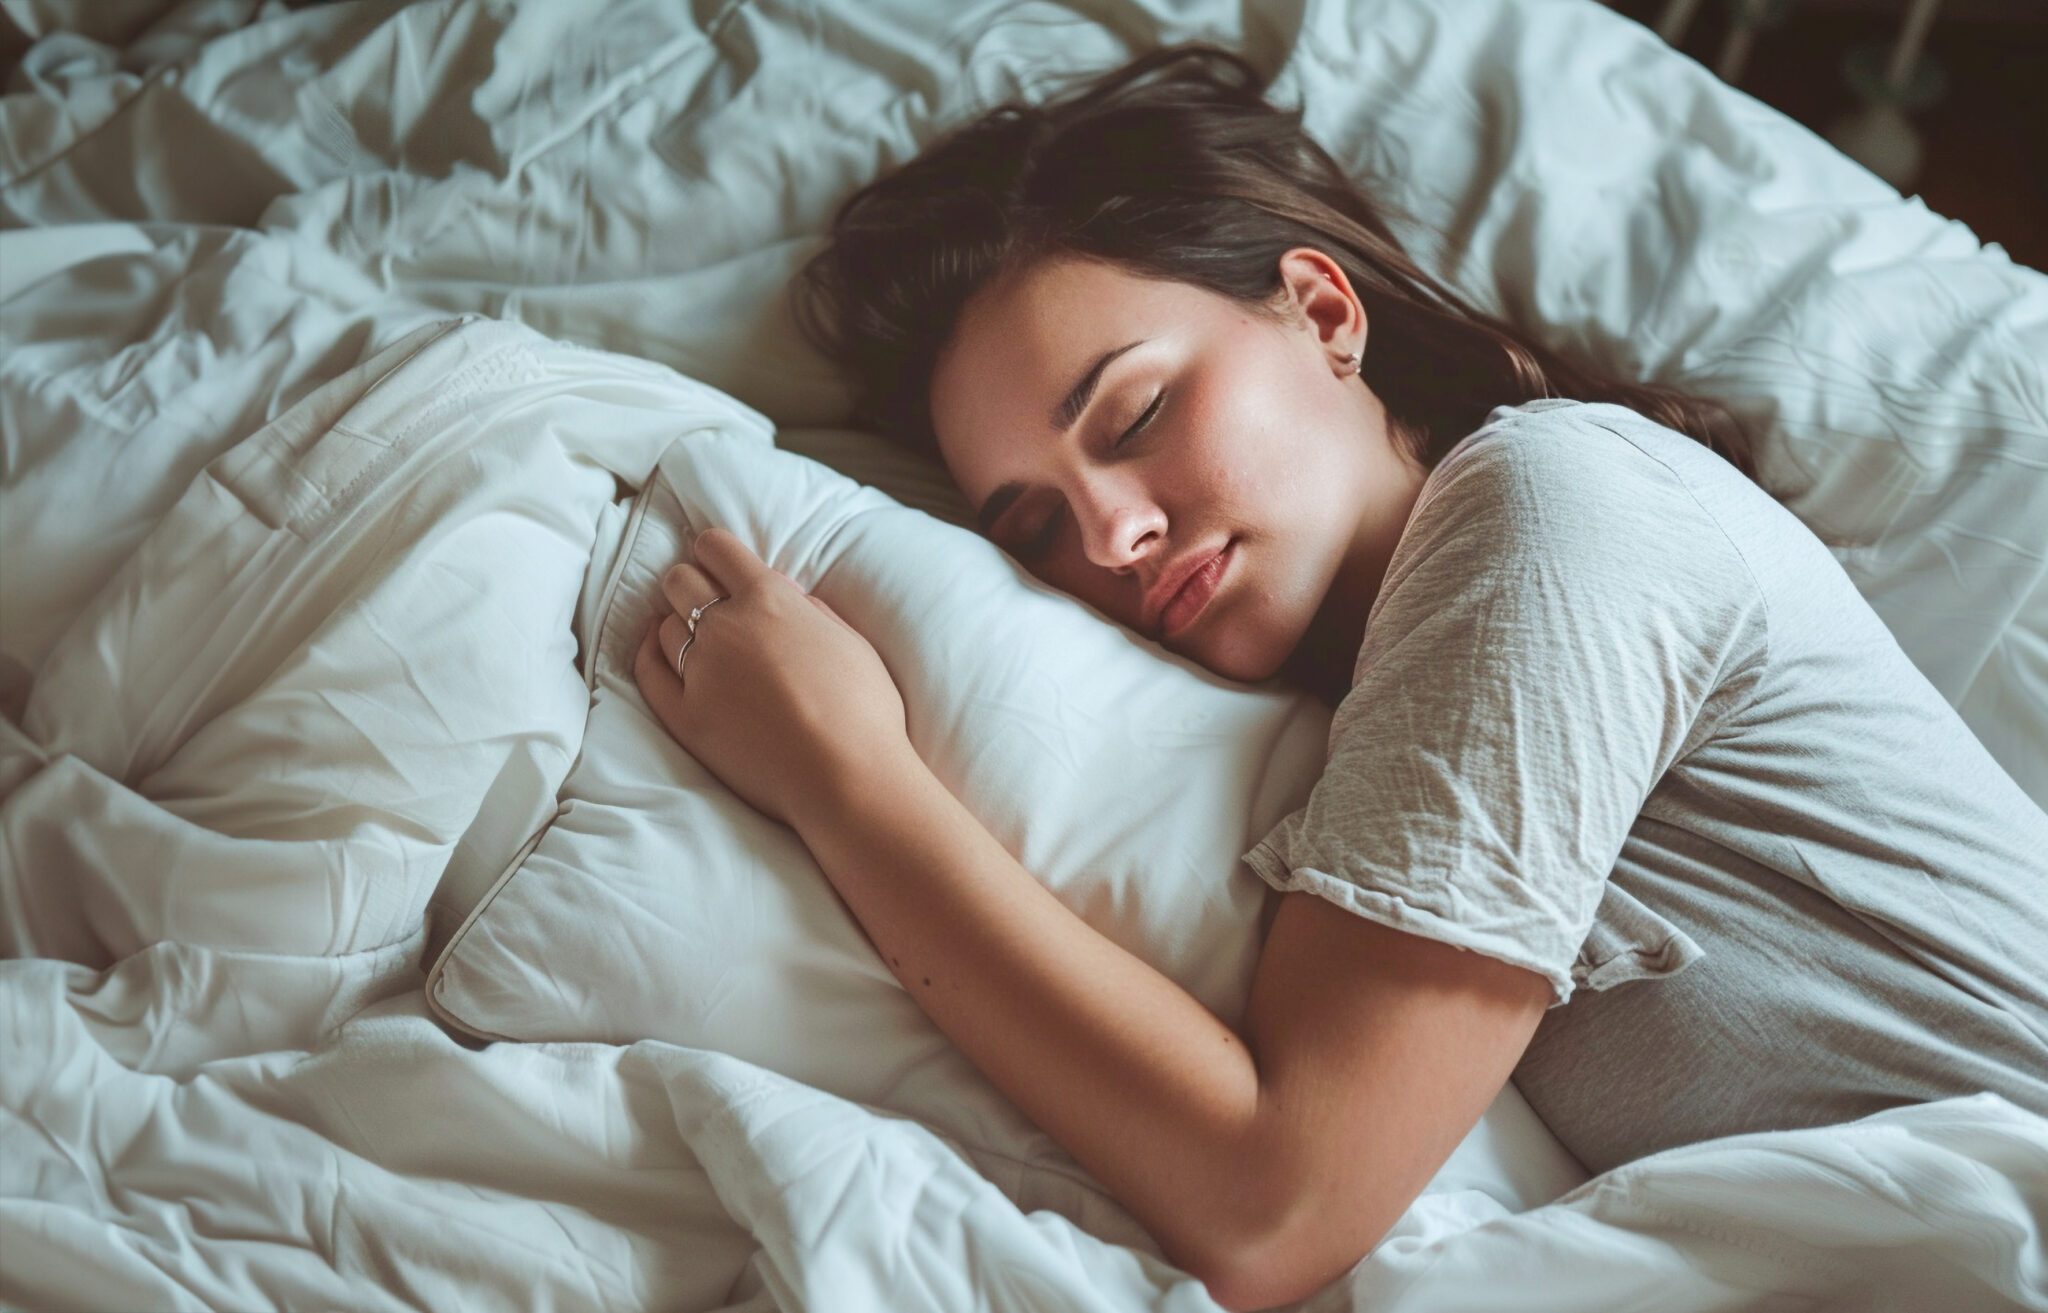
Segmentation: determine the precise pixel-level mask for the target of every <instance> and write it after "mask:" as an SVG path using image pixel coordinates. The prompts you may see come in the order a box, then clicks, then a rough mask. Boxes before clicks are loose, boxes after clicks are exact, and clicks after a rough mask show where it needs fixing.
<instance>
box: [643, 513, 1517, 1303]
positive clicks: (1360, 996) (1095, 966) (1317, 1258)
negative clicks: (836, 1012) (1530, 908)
mask: <svg viewBox="0 0 2048 1313" xmlns="http://www.w3.org/2000/svg"><path fill="white" fill-rule="evenodd" d="M698 553H699V561H700V564H702V565H704V566H705V568H706V569H707V570H710V571H714V572H715V573H716V579H717V580H718V582H713V581H712V579H711V578H708V577H706V576H704V575H702V574H699V573H698V572H697V571H695V570H694V569H693V568H691V567H682V568H681V569H680V570H679V571H677V572H674V573H672V574H671V576H670V579H669V581H667V583H666V586H667V587H668V589H669V600H670V602H671V604H673V605H679V606H691V605H696V604H698V603H700V602H702V601H703V600H705V598H707V597H709V596H711V595H713V593H714V592H727V591H730V592H731V593H732V600H731V601H729V602H727V603H724V604H722V605H721V606H720V607H719V608H718V609H717V610H715V611H712V612H708V613H707V616H708V618H707V619H706V620H705V621H704V622H703V624H704V631H703V633H702V634H701V635H700V645H699V646H697V647H694V648H693V649H692V651H691V654H690V657H689V666H688V677H689V684H688V687H687V690H686V689H685V687H684V686H683V685H682V684H681V683H680V682H679V681H678V680H677V679H676V677H675V672H674V668H673V666H672V665H671V664H670V663H669V660H668V657H667V651H672V650H673V647H674V646H675V644H676V641H677V636H676V635H675V634H674V633H670V635H669V637H668V638H667V640H666V643H667V648H666V650H665V649H664V641H665V640H664V639H662V638H661V637H658V636H657V634H656V633H655V632H652V631H651V632H650V634H649V636H648V639H647V641H646V643H644V644H643V646H642V649H641V652H640V655H639V662H638V664H637V666H636V675H637V677H638V682H639V685H640V687H641V690H642V692H643V693H644V695H645V696H646V697H647V698H648V701H649V703H650V705H651V706H652V707H653V708H654V710H655V711H656V714H657V715H659V716H660V717H661V719H662V722H663V723H664V725H666V726H667V727H668V728H669V730H670V732H671V733H673V734H674V735H675V736H676V738H677V739H678V741H679V742H681V743H682V744H683V746H684V747H685V748H687V749H689V750H690V751H691V752H692V753H693V754H695V755H696V756H697V757H698V758H699V760H700V761H703V762H704V764H705V765H706V766H707V767H709V768H710V769H711V770H712V771H713V772H714V773H716V774H718V775H719V776H720V778H721V779H723V780H725V781H726V783H727V784H728V785H730V786H732V787H733V788H735V790H736V791H738V792H740V794H741V796H743V797H746V798H747V800H748V801H749V802H752V803H753V804H754V805H756V806H758V807H760V808H762V810H764V811H767V812H768V813H769V814H771V815H775V816H778V817H779V818H780V819H783V820H785V821H786V822H788V823H789V824H790V825H792V826H793V827H795V829H796V830H797V832H798V833H799V834H800V835H801V837H802V838H803V840H804V842H805V844H806V845H807V846H808V847H809V848H810V850H811V852H812V854H813V856H815V857H816V858H817V860H818V863H819V865H820V866H821V867H823V868H824V870H825V873H826V875H827V876H828V877H829V878H830V879H831V881H832V883H833V885H834V887H835V888H836V889H837V890H838V891H839V893H840V896H841V897H842V898H843V899H844V900H845V901H846V904H847V906H848V907H849V908H850V909H851V910H852V911H853V913H854V915H855V917H856V918H857V919H858V920H859V921H860V923H861V924H862V926H863V927H864V928H865V929H866V931H867V933H868V936H869V938H870V939H871V940H872V941H873V942H874V944H875V947H876V949H877V950H878V951H879V952H880V953H881V955H882V957H883V959H884V960H885V961H887V962H888V963H889V965H890V967H891V969H892V970H894V971H895V973H896V975H897V976H898V978H899V979H901V980H902V981H903V983H904V985H905V987H906V988H907V989H909V990H910V992H911V994H912V996H913V997H915V998H916V999H917V1000H918V1001H919V1003H920V1004H921V1005H922V1006H923V1007H924V1009H925V1011H926V1012H927V1014H929V1015H930V1016H931V1018H932V1020H933V1021H934V1022H935V1023H936V1024H937V1025H938V1026H939V1028H940V1029H941V1030H943V1031H944V1032H945V1033H946V1034H947V1035H948V1036H949V1037H950V1038H951V1039H952V1040H953V1041H954V1042H955V1043H956V1044H958V1045H959V1046H960V1048H961V1049H962V1050H963V1051H964V1052H965V1053H966V1054H967V1055H968V1057H969V1058H970V1059H971V1060H972V1061H973V1062H974V1063H975V1064H976V1065H977V1066H978V1067H979V1068H980V1069H981V1070H982V1071H983V1072H984V1073H985V1074H986V1075H987V1076H988V1077H989V1079H990V1080H992V1081H993V1082H994V1083H995V1084H996V1085H997V1087H998V1088H1000V1089H1002V1090H1003V1092H1004V1093H1005V1094H1007V1095H1008V1096H1009V1097H1010V1098H1011V1099H1012V1101H1014V1102H1015V1103H1016V1104H1017V1105H1018V1106H1019V1107H1020V1108H1022V1109H1023V1110H1024V1112H1025V1113H1026V1114H1027V1115H1028V1116H1030V1117H1031V1118H1032V1119H1033V1120H1034V1121H1035V1122H1037V1123H1038V1124H1039V1125H1040V1126H1041V1127H1043V1128H1044V1129H1045V1131H1046V1132H1047V1133H1048V1134H1050V1135H1051V1136H1052V1137H1053V1138H1054V1139H1055V1140H1057V1141H1058V1142H1059V1143H1060V1144H1061V1145H1063V1146H1064V1147H1065V1148H1066V1149H1067V1151H1068V1152H1069V1153H1071V1154H1073V1156H1074V1157H1075V1159H1076V1160H1077V1161H1079V1162H1080V1163H1081V1164H1082V1165H1083V1166H1084V1167H1086V1168H1087V1169H1088V1170H1089V1171H1090V1172H1092V1173H1094V1175H1095V1176H1096V1177H1097V1179H1099V1180H1100V1181H1101V1182H1102V1183H1103V1184H1104V1185H1105V1186H1106V1187H1107V1188H1108V1189H1109V1190H1110V1191H1111V1193H1112V1194H1114V1195H1115V1196H1116V1197H1117V1199H1118V1200H1119V1201H1121V1202H1122V1203H1123V1204H1124V1206H1125V1207H1126V1208H1128V1209H1129V1210H1130V1211H1131V1213H1132V1214H1133V1215H1134V1216H1135V1217H1137V1219H1138V1220H1139V1221H1140V1222H1141V1223H1143V1224H1144V1225H1145V1226H1146V1227H1147V1229H1148V1230H1150V1231H1151V1233H1152V1234H1153V1235H1154V1237H1155V1238H1157V1239H1158V1241H1159V1243H1160V1246H1161V1248H1162V1249H1163V1250H1164V1252H1165V1253H1166V1254H1167V1255H1168V1257H1170V1258H1171V1259H1172V1260H1173V1261H1174V1262H1176V1263H1177V1264H1179V1265H1180V1266H1182V1267H1184V1268H1185V1269H1187V1270H1188V1271H1190V1272H1192V1273H1194V1274H1195V1275H1196V1276H1198V1277H1200V1278H1201V1279H1202V1280H1203V1281H1204V1282H1205V1283H1207V1284H1208V1286H1209V1288H1210V1291H1211V1293H1212V1295H1213V1296H1214V1297H1215V1298H1217V1299H1218V1300H1219V1302H1222V1303H1224V1304H1225V1305H1227V1306H1229V1307H1232V1308H1262V1307H1266V1306H1268V1305H1271V1304H1275V1303H1282V1302H1286V1301H1288V1300H1291V1299H1295V1298H1298V1297H1300V1296H1302V1295H1305V1294H1308V1293H1310V1292H1311V1291H1313V1290H1315V1289H1317V1288H1319V1287H1320V1286H1322V1285H1324V1284H1327V1283H1328V1282H1329V1281H1331V1280H1333V1279H1335V1278H1336V1277H1338V1276H1340V1275H1341V1274H1342V1273H1343V1272H1344V1271H1345V1270H1346V1269H1347V1268H1349V1267H1350V1266H1351V1265H1352V1264H1353V1263H1355V1262H1356V1261H1357V1260H1358V1258H1359V1257H1360V1256H1361V1255H1362V1254H1364V1253H1365V1252H1366V1250H1367V1249H1369V1248H1370V1247H1371V1246H1372V1244H1373V1243H1374V1242H1376V1241H1377V1240H1378V1239H1379V1238H1380V1236H1381V1235H1382V1234H1384V1232H1385V1230H1386V1228H1387V1227H1388V1226H1389V1225H1391V1224H1392V1223H1393V1221H1394V1220H1395V1219H1396V1218H1398V1217H1399V1216H1400V1214H1401V1212H1402V1211H1403V1210H1404V1209H1405V1208H1406V1207H1407V1206H1408V1204H1409V1203H1410V1202H1411V1201H1412V1200H1413V1199H1414V1197H1415V1195H1416V1194H1417V1193H1418V1192H1419V1191H1420V1190H1421V1188H1422V1187H1423V1185H1425V1184H1426V1183H1427V1182H1428V1180H1429V1178H1430V1176H1431V1175H1432V1174H1433V1173H1434V1172H1435V1171H1436V1169H1437V1167H1438V1166H1439V1165H1440V1164H1441V1163H1442V1162H1443V1160H1444V1159H1445V1158H1446V1157H1447V1156H1448V1155H1449V1154H1450V1151H1451V1150H1452V1149H1453V1148H1454V1147H1456V1145H1457V1143H1458V1141H1459V1139H1461V1138H1462V1137H1463V1136H1464V1134H1465V1132H1466V1131H1468V1130H1469V1129H1470V1128H1471V1127H1472V1125H1473V1124H1474V1123H1475V1122H1476V1121H1477V1120H1478V1118H1479V1115H1480V1114H1481V1113H1482V1112H1483V1111H1484V1110H1485V1108H1486V1106H1487V1104H1488V1103H1489V1102H1490V1101H1491V1100H1492V1098H1493V1097H1494V1095H1495V1094H1496V1093H1497V1092H1498V1091H1499V1089H1500V1087H1501V1084H1502V1083H1503V1082H1504V1081H1505V1080H1506V1078H1507V1076H1508V1073H1509V1072H1510V1071H1511V1070H1512V1069H1513V1067H1514V1064H1515V1062H1516V1060H1517V1059H1518V1058H1519V1056H1520V1054H1521V1052H1522V1049H1523V1048H1524V1046H1525V1045H1526V1044H1527V1042H1528V1038H1529V1036H1530V1034H1531V1033H1532V1032H1533V1031H1534V1029H1535V1026H1536V1023H1537V1021H1538V1020H1539V1019H1540V1017H1541V1015H1542V1012H1543V1009H1544V1007H1545V1006H1546V1005H1547V1003H1548V1002H1549V997H1550V995H1549V989H1548V986H1547V985H1546V984H1545V983H1544V982H1543V981H1542V979H1541V978H1540V977H1538V976H1536V975H1535V974H1534V973H1532V972H1528V971H1524V970H1522V969H1520V968H1517V967H1510V966H1507V965H1505V964H1502V963H1500V962H1497V961H1494V960H1493V959H1490V958H1484V957H1480V956H1478V955H1476V954H1471V953H1463V952H1459V951H1457V950H1454V949H1450V948H1447V947H1444V946H1443V945H1440V944H1436V943H1434V942H1432V941H1428V940H1424V939H1420V938H1417V937H1414V936H1409V935H1405V934H1401V933H1399V932H1397V931H1392V930H1387V929H1385V928H1382V927H1380V926H1377V925H1374V924H1372V923H1370V922H1367V921H1365V920H1363V919H1361V918H1359V917H1356V916H1354V915H1352V914H1351V913H1348V912H1345V911H1342V910H1340V909H1338V908H1336V907H1334V906H1332V905H1330V904H1328V903H1326V902H1323V901H1322V900H1320V899H1316V898H1314V897H1312V896H1310V895H1305V894H1287V895H1284V896H1283V901H1282V904H1281V908H1280V911H1279V914H1278V916H1277V918H1276V919H1275V921H1274V923H1273V926H1272V929H1271V931H1270V933H1269V935H1268V937H1267V940H1266V945H1265V948H1264V951H1263V952H1262V954H1261V957H1260V961H1259V966H1258V970H1257V975H1256V977H1255V979H1254V983H1253V988H1252V994H1251V999H1250V1003H1249V1006H1248V1008H1247V1011H1246V1016H1245V1020H1244V1034H1243V1035H1242V1036H1241V1037H1240V1036H1239V1035H1236V1034H1234V1033H1233V1032H1232V1031H1231V1030H1230V1028H1229V1027H1227V1026H1225V1025H1224V1024H1223V1023H1222V1022H1221V1021H1220V1020H1219V1019H1217V1018H1216V1016H1215V1015H1214V1014H1212V1013H1210V1012H1209V1011H1208V1010H1207V1009H1206V1008H1204V1007H1203V1006H1202V1005H1201V1004H1200V1003H1199V1002H1198V1001H1197V1000H1195V999H1194V998H1193V997H1192V996H1191V995H1189V994H1188V993H1187V992H1186V991H1184V990H1183V989H1181V988H1180V986H1178V985H1177V984H1175V983H1174V982H1172V981H1171V980H1169V979H1168V978H1167V977H1165V976H1164V975H1162V974H1161V973H1160V972H1158V971H1157V970H1155V969H1153V968H1152V967H1150V966H1149V965H1147V964H1146V963H1144V962H1143V961H1141V960H1139V959H1138V958H1136V957H1134V956H1132V955H1131V954H1130V953H1128V952H1126V951H1125V950H1123V949H1122V948H1120V947H1118V946H1117V945H1116V944H1115V943H1113V942H1112V941H1110V940H1109V939H1107V938H1106V937H1104V936H1103V935H1101V934H1100V933H1098V932H1097V931H1095V930H1094V929H1093V928H1092V927H1090V926H1089V925H1088V924H1087V923H1086V922H1084V921H1082V920H1081V919H1080V918H1079V917H1077V916H1075V915H1074V914H1073V913H1072V912H1070V911H1068V910H1067V908H1066V907H1065V906H1064V905H1063V904H1061V903H1060V902H1059V901H1058V900H1057V899H1056V898H1054V897H1053V895H1052V894H1051V893H1050V892H1048V891H1047V890H1046V888H1045V887H1044V886H1043V885H1041V884H1039V883H1038V881H1037V880H1035V879H1034V878H1032V876H1031V875H1030V874H1029V873H1028V872H1026V871H1025V870H1024V869H1023V868H1022V867H1021V866H1019V865H1018V864H1017V862H1016V860H1015V859H1014V858H1012V857H1011V856H1010V854H1009V853H1008V852H1007V851H1005V850H1004V849H1003V847H1002V846H1001V845H1000V844H998V843H997V842H996V841H995V840H994V838H993V837H991V836H990V835H989V834H988V832H987V831H986V830H985V829H984V828H983V827H982V826H981V824H980V823H979V822H978V821H977V820H975V818H974V817H973V816H972V815H971V814H970V813H969V812H967V810H966V809H965V808H964V807H963V806H961V804H960V803H959V802H958V800H956V799H955V798H954V797H953V796H952V795H951V794H950V793H949V792H948V791H947V790H946V789H945V787H944V786H943V784H942V783H941V782H940V781H939V780H938V779H937V778H936V777H935V776H933V775H932V774H931V772H930V770H929V769H928V768H926V767H925V765H924V763H923V762H922V760H920V759H919V758H918V757H917V755H916V752H915V751H914V749H912V747H911V746H910V743H909V739H908V737H907V735H905V734H904V733H903V730H902V710H901V705H900V701H895V702H893V704H892V702H891V699H893V697H894V686H893V685H892V684H888V683H887V674H886V671H885V670H884V669H883V668H882V667H881V665H880V661H879V659H878V658H876V657H875V656H874V654H873V651H872V649H871V648H868V647H867V646H866V644H865V642H864V641H863V640H860V639H859V638H858V635H855V634H853V633H852V631H851V630H850V629H849V628H847V627H846V626H845V625H844V624H843V623H842V622H839V621H837V620H836V619H835V618H833V617H831V616H830V615H829V612H828V611H826V610H825V609H824V608H822V607H817V606H813V605H810V604H809V599H805V598H804V597H803V595H802V594H801V593H799V592H797V591H796V590H795V588H794V585H791V584H789V583H788V581H787V580H781V579H780V578H779V576H774V575H773V574H772V572H769V571H767V570H766V568H765V567H763V566H761V565H760V563H759V562H758V561H756V560H754V559H753V558H752V556H751V554H750V553H746V552H745V549H744V548H742V547H740V546H739V544H738V543H737V542H736V540H732V539H730V537H729V536H728V535H716V534H706V535H705V536H704V538H702V539H700V540H699V542H698ZM678 594H680V596H679V595H678ZM678 625H679V622H678V621H676V620H675V618H674V617H673V616H671V617H669V618H668V619H667V620H666V621H664V626H663V627H664V629H665V630H671V631H672V630H675V629H676V628H677V626H678ZM878 679H879V681H880V682H879V683H878V682H877V680H878Z"/></svg>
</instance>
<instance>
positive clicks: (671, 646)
mask: <svg viewBox="0 0 2048 1313" xmlns="http://www.w3.org/2000/svg"><path fill="white" fill-rule="evenodd" d="M657 633H658V635H659V638H658V640H657V642H658V645H659V650H660V652H661V659H662V660H663V661H665V662H667V663H668V673H669V674H671V675H674V674H676V654H677V653H678V652H680V651H682V650H683V644H684V643H687V642H689V641H690V626H689V625H688V623H686V622H685V621H684V620H683V618H682V617H681V616H679V615H670V616H663V617H662V620H661V624H660V625H659V626H658V627H657ZM683 670H684V671H685V672H687V671H688V670H689V666H688V665H687V664H685V665H684V667H683ZM679 677H680V678H687V677H688V676H687V674H685V675H682V676H679Z"/></svg>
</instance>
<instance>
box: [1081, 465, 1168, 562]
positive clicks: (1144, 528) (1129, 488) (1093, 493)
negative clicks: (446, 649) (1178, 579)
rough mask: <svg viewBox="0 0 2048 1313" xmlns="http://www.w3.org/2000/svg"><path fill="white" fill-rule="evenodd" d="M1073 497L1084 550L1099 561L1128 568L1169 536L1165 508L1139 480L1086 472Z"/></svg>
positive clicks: (1089, 557)
mask: <svg viewBox="0 0 2048 1313" xmlns="http://www.w3.org/2000/svg"><path fill="white" fill-rule="evenodd" d="M1080 482H1081V486H1080V487H1079V488H1077V489H1076V490H1075V496H1074V498H1073V508H1074V518H1075V521H1076V523H1077V524H1078V526H1079V528H1080V531H1081V550H1082V551H1083V553H1085V554H1086V555H1087V557H1088V559H1089V560H1090V561H1092V562H1094V563H1095V564H1096V565H1099V566H1102V567H1104V568H1105V569H1110V570H1128V569H1130V568H1131V567H1132V566H1134V565H1136V564H1137V563H1138V562H1139V561H1140V560H1142V559H1144V558H1145V557H1146V556H1147V555H1149V554H1150V553H1151V552H1152V550H1153V549H1154V548H1155V547H1157V546H1158V544H1159V543H1160V542H1161V541H1162V540H1164V538H1165V536H1166V512H1165V511H1164V510H1162V509H1161V508H1160V506H1159V503H1158V500H1157V499H1156V498H1154V497H1152V496H1151V495H1150V494H1149V493H1148V492H1147V490H1146V489H1145V488H1144V487H1143V486H1142V485H1141V484H1139V483H1138V482H1137V481H1136V480H1134V479H1131V478H1128V477H1119V476H1117V475H1114V474H1109V473H1105V472H1096V473H1094V474H1092V475H1086V476H1083V478H1082V479H1081V481H1080Z"/></svg>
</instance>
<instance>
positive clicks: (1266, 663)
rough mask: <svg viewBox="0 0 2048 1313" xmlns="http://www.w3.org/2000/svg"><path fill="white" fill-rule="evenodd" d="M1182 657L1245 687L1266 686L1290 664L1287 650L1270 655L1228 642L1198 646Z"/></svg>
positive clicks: (1283, 649)
mask: <svg viewBox="0 0 2048 1313" xmlns="http://www.w3.org/2000/svg"><path fill="white" fill-rule="evenodd" d="M1182 655H1184V656H1186V657H1187V658H1188V659H1189V660H1191V661H1194V662H1196V663H1197V664H1199V665H1200V666H1201V667H1202V668H1203V669H1205V670H1207V671H1209V672H1210V673H1212V674H1217V675H1221V676H1223V678H1225V679H1234V680H1237V681H1238V682H1239V683H1242V684H1259V683H1264V682H1265V681H1266V680H1268V679H1271V678H1272V677H1273V676H1275V675H1277V674H1279V673H1280V671H1281V669H1282V668H1283V667H1284V666H1286V664H1287V649H1286V648H1284V647H1276V648H1275V650H1273V651H1271V652H1267V651H1262V650H1259V649H1257V648H1246V647H1244V646H1241V645H1237V644H1229V643H1224V644H1218V645H1216V646H1215V647H1213V648H1212V647H1211V646H1210V645H1208V644H1197V645H1195V646H1193V647H1190V648H1189V649H1188V650H1187V651H1186V652H1184V653H1183V654H1182Z"/></svg>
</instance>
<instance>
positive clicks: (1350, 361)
mask: <svg viewBox="0 0 2048 1313" xmlns="http://www.w3.org/2000/svg"><path fill="white" fill-rule="evenodd" d="M1337 363H1338V364H1339V365H1340V366H1342V367H1343V370H1344V373H1345V374H1346V375H1350V374H1356V373H1357V372H1358V367H1359V365H1360V363H1361V360H1360V357H1359V354H1358V353H1357V352H1356V351H1353V352H1352V353H1351V354H1350V355H1348V356H1346V357H1344V358H1343V359H1342V360H1340V361H1338V362H1337Z"/></svg>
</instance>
